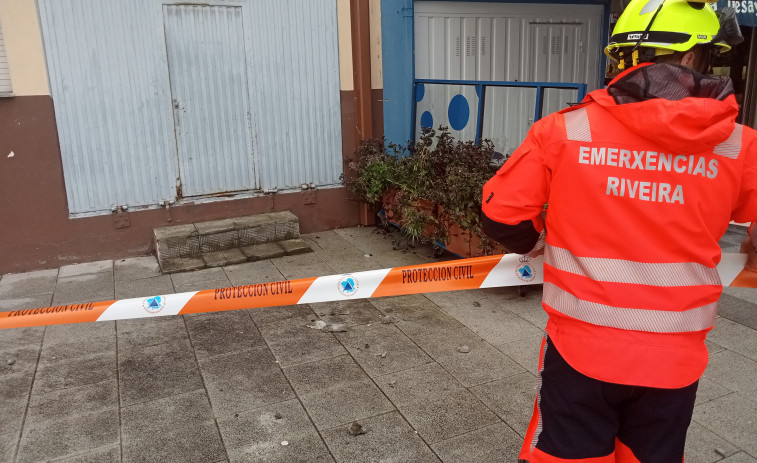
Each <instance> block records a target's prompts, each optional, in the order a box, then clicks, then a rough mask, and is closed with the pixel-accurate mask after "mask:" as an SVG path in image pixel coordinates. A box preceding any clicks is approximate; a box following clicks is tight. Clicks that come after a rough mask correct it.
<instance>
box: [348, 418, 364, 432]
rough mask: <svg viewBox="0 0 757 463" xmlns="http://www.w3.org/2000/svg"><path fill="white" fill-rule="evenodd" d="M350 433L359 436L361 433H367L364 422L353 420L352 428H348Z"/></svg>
mask: <svg viewBox="0 0 757 463" xmlns="http://www.w3.org/2000/svg"><path fill="white" fill-rule="evenodd" d="M348 431H349V433H350V434H352V435H353V436H358V435H360V434H365V432H366V431H365V428H364V427H363V425H362V424H360V423H358V422H357V421H353V422H352V424H351V425H350V429H349V430H348Z"/></svg>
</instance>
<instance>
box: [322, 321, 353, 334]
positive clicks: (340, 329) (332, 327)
mask: <svg viewBox="0 0 757 463" xmlns="http://www.w3.org/2000/svg"><path fill="white" fill-rule="evenodd" d="M322 331H326V332H328V333H344V332H345V331H347V325H345V324H344V323H329V324H327V325H326V326H324V327H323V330H322Z"/></svg>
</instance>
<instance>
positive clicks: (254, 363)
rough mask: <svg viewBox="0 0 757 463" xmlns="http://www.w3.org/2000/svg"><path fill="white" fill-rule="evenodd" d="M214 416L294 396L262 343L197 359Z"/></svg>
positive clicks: (226, 414) (238, 411) (261, 405)
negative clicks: (258, 345) (248, 348)
mask: <svg viewBox="0 0 757 463" xmlns="http://www.w3.org/2000/svg"><path fill="white" fill-rule="evenodd" d="M200 370H201V371H202V376H203V379H204V382H205V387H206V388H207V391H208V396H209V397H210V403H211V404H212V406H213V412H214V414H215V416H217V417H219V418H220V417H225V418H227V417H230V416H233V415H234V414H235V413H240V412H243V411H245V410H251V409H254V408H258V407H263V406H266V405H270V404H275V403H279V402H283V401H285V400H288V399H292V398H294V391H292V388H291V387H290V386H289V383H288V382H287V379H286V377H285V376H284V374H283V373H282V371H281V368H280V367H279V364H278V363H276V359H274V357H273V355H271V352H270V351H269V350H268V349H267V348H266V347H258V348H255V349H250V350H243V351H237V352H231V353H227V354H224V355H216V356H214V357H212V358H208V359H207V360H204V361H200Z"/></svg>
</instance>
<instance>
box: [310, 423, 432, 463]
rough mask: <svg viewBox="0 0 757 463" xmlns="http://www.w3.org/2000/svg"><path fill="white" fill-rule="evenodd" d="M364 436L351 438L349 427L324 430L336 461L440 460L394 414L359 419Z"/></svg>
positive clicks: (425, 461)
mask: <svg viewBox="0 0 757 463" xmlns="http://www.w3.org/2000/svg"><path fill="white" fill-rule="evenodd" d="M360 424H361V425H362V426H363V428H364V429H365V431H366V432H365V434H359V435H357V436H353V435H352V434H350V433H349V431H348V427H349V426H348V425H345V426H339V427H335V428H332V429H328V430H326V431H323V433H322V434H323V438H324V439H325V440H326V443H327V444H328V446H329V448H330V449H331V452H332V453H333V454H334V456H335V457H336V459H337V461H344V462H352V461H355V462H357V461H382V462H413V463H432V462H439V459H438V458H437V457H436V455H434V453H433V452H432V451H431V449H429V447H428V446H427V445H426V443H425V442H423V439H421V438H420V437H419V436H418V433H416V432H415V431H414V430H413V428H412V427H411V426H410V425H409V424H408V423H407V421H405V420H404V419H403V418H402V416H401V415H400V414H399V413H397V412H396V411H392V412H389V413H385V414H383V415H379V416H373V417H370V418H366V419H363V420H360Z"/></svg>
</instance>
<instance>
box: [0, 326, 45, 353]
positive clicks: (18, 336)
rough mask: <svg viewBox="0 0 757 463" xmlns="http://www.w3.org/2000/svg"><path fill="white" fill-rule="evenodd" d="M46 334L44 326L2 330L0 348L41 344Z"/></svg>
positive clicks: (0, 332)
mask: <svg viewBox="0 0 757 463" xmlns="http://www.w3.org/2000/svg"><path fill="white" fill-rule="evenodd" d="M44 336H45V327H44V326H32V327H27V328H10V329H5V330H0V350H5V349H15V348H18V347H24V346H30V345H33V346H41V345H42V339H43V338H44Z"/></svg>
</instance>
